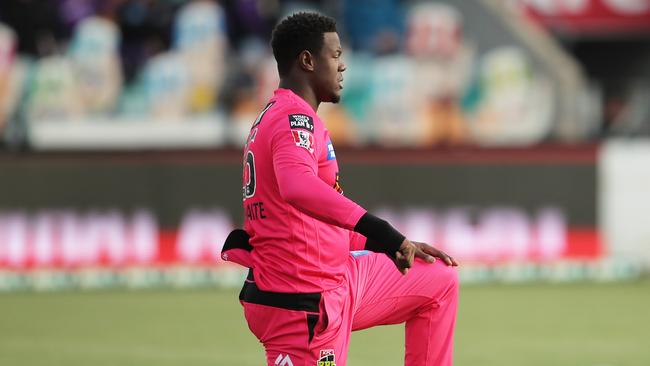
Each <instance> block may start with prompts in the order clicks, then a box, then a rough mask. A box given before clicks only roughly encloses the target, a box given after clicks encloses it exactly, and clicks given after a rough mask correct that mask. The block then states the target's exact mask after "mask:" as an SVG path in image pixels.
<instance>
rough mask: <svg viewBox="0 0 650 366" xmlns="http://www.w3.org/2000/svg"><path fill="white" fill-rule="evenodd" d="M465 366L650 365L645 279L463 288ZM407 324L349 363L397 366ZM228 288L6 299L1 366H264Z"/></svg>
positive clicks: (375, 337)
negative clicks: (601, 282) (612, 282)
mask: <svg viewBox="0 0 650 366" xmlns="http://www.w3.org/2000/svg"><path fill="white" fill-rule="evenodd" d="M455 355H456V363H455V364H456V365H460V366H492V365H493V366H521V365H527V366H537V365H539V366H542V365H543V366H547V365H553V366H561V365H566V366H645V365H650V282H649V281H643V282H633V283H618V284H604V285H596V284H569V285H541V284H538V285H482V286H478V285H474V286H463V287H462V288H461V304H460V309H459V317H458V327H457V334H456V352H455ZM402 357H403V332H402V327H400V326H391V327H380V328H373V329H370V330H366V331H363V332H359V333H354V335H353V337H352V344H351V349H350V358H349V362H348V364H349V365H351V366H366V365H367V366H370V365H372V366H380V365H399V364H401V362H402ZM262 359H263V353H262V349H261V346H260V345H259V344H258V343H257V341H256V340H255V339H254V337H253V336H252V335H251V334H249V332H248V329H247V328H246V325H245V323H244V322H243V318H242V315H241V310H240V308H239V304H238V303H237V301H236V293H235V292H233V291H223V290H222V291H218V290H201V291H173V290H168V291H143V292H130V291H115V292H88V293H50V294H46V293H41V294H27V293H23V294H3V295H0V365H7V366H38V365H47V366H53V365H65V366H89V365H92V366H102V365H107V366H108V365H110V366H114V365H120V366H129V365H138V366H143V365H152V366H165V365H184V366H191V365H206V366H207V365H210V366H216V365H219V366H221V365H224V366H225V365H236V366H247V365H251V366H253V365H255V366H259V365H262V364H263V362H262Z"/></svg>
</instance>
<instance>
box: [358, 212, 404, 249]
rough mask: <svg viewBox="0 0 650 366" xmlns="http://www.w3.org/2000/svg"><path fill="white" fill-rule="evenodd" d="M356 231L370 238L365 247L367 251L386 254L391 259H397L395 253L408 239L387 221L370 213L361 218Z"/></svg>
mask: <svg viewBox="0 0 650 366" xmlns="http://www.w3.org/2000/svg"><path fill="white" fill-rule="evenodd" d="M354 231H356V232H358V233H359V234H362V235H363V236H365V237H366V238H368V239H367V241H366V247H365V248H366V249H367V250H370V251H373V252H378V253H386V254H387V255H388V256H389V257H391V258H394V257H395V252H397V251H398V250H399V247H400V246H401V245H402V242H403V241H404V239H405V238H406V237H405V236H404V235H402V234H401V233H400V232H399V231H397V230H395V228H394V227H392V226H391V225H390V224H389V223H388V222H387V221H386V220H382V219H380V218H379V217H377V216H374V215H372V214H370V213H368V212H366V213H365V214H364V215H363V216H361V218H360V219H359V222H357V224H356V225H355V226H354Z"/></svg>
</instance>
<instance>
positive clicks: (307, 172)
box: [271, 121, 405, 258]
mask: <svg viewBox="0 0 650 366" xmlns="http://www.w3.org/2000/svg"><path fill="white" fill-rule="evenodd" d="M280 123H283V121H281V122H280ZM288 125H289V124H287V125H281V126H282V127H284V126H287V128H281V129H279V130H278V131H276V133H275V134H274V135H273V137H272V139H271V149H272V154H273V168H274V172H275V176H276V181H277V184H278V190H279V193H280V196H281V197H282V199H283V200H284V201H285V202H287V203H289V204H290V205H291V206H293V207H294V208H296V209H297V210H299V211H300V212H303V213H305V214H307V215H309V216H311V217H314V218H316V219H318V220H320V221H323V222H326V223H329V224H332V225H336V226H339V227H342V228H345V229H348V230H350V231H354V232H356V233H358V234H361V235H355V236H353V237H351V239H352V240H351V241H354V244H353V247H355V248H365V249H368V250H372V251H376V252H382V253H386V254H387V255H389V256H390V257H391V258H397V254H396V253H397V252H398V251H399V250H400V247H401V246H402V244H404V240H405V237H404V235H402V234H401V233H399V232H398V231H397V230H395V228H393V227H392V226H391V225H390V224H389V223H388V222H386V221H385V220H382V219H379V218H377V217H376V216H373V215H372V214H370V213H368V212H366V210H365V209H364V208H362V207H361V206H359V205H358V204H357V203H355V202H353V201H352V200H350V199H348V198H347V197H345V196H343V195H341V194H340V193H339V192H337V191H336V190H334V189H333V188H332V187H330V186H329V185H327V184H326V183H325V182H324V181H323V180H321V179H320V178H319V177H318V175H317V167H318V160H317V158H316V156H318V155H317V154H318V152H319V150H318V149H319V147H320V146H322V145H324V143H323V141H319V140H318V139H317V138H316V136H314V135H312V134H311V132H310V131H307V130H300V131H302V132H301V133H309V134H310V135H309V136H307V135H303V136H306V138H307V137H308V139H307V140H305V141H304V143H303V144H301V140H300V139H297V137H296V134H297V133H298V132H296V131H294V130H292V129H291V128H289V127H288ZM321 144H322V145H321ZM365 238H370V239H369V240H367V241H366V240H365Z"/></svg>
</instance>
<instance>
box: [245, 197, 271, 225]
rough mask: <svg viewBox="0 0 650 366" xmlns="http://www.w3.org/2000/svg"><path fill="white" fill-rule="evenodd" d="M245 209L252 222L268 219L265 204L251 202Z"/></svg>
mask: <svg viewBox="0 0 650 366" xmlns="http://www.w3.org/2000/svg"><path fill="white" fill-rule="evenodd" d="M244 209H245V211H246V212H245V215H246V218H247V219H248V220H250V221H253V220H258V219H265V218H266V212H265V210H264V202H251V203H249V204H247V205H246V206H245V207H244Z"/></svg>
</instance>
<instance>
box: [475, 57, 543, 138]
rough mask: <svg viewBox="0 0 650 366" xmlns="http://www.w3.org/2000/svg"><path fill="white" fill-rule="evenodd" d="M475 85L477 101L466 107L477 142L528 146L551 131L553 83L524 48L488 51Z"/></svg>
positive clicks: (481, 63) (482, 61)
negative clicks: (540, 72)
mask: <svg viewBox="0 0 650 366" xmlns="http://www.w3.org/2000/svg"><path fill="white" fill-rule="evenodd" d="M474 88H476V89H475V90H474V91H473V96H472V98H473V100H472V101H471V102H469V103H468V104H466V107H467V109H468V112H469V116H470V118H469V120H470V121H471V123H470V125H469V126H470V130H471V134H472V137H473V139H474V140H475V141H476V142H477V143H479V144H482V145H527V144H531V143H535V142H538V141H540V140H542V139H543V138H545V137H547V136H548V134H549V133H550V131H551V128H552V127H553V125H552V123H553V119H552V117H553V104H554V102H553V94H552V89H551V85H550V83H549V80H547V79H546V78H545V77H544V76H543V75H541V74H538V73H536V72H535V70H534V68H533V66H532V64H531V62H530V60H529V59H528V57H527V56H526V54H525V53H524V52H523V51H522V50H521V49H519V48H516V47H510V46H507V47H499V48H496V49H493V50H491V51H489V52H488V53H487V54H485V56H483V58H482V60H481V62H480V66H479V71H478V75H477V80H476V84H475V85H474ZM470 94H472V93H470ZM468 95H469V94H468Z"/></svg>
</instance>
